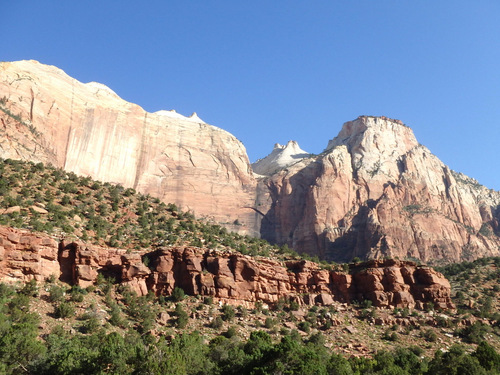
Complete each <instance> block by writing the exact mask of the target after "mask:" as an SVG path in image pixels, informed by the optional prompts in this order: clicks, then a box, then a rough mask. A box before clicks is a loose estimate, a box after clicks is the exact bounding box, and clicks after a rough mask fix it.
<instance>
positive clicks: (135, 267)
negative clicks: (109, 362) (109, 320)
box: [0, 226, 454, 309]
mask: <svg viewBox="0 0 500 375" xmlns="http://www.w3.org/2000/svg"><path fill="white" fill-rule="evenodd" d="M146 257H147V258H148V267H146V265H145V264H144V263H143V260H144V259H145V258H146ZM99 273H102V274H104V275H106V276H111V277H113V278H114V279H115V280H116V281H117V282H118V283H121V284H124V285H127V286H129V287H130V288H131V289H132V290H134V291H135V292H137V293H138V294H139V295H146V294H147V293H148V292H149V291H151V292H153V293H155V294H156V295H158V296H159V295H170V294H171V293H172V291H173V289H174V288H175V287H180V288H182V289H183V290H184V291H185V292H186V293H187V294H189V295H201V296H211V297H214V298H216V299H217V300H220V301H222V302H225V303H230V304H233V305H237V304H245V303H247V304H253V303H254V302H256V301H263V302H265V303H268V304H271V305H272V304H274V303H276V302H278V300H279V299H291V300H295V301H296V302H298V303H299V304H306V305H314V304H320V305H330V304H332V303H333V302H334V301H339V302H344V303H351V302H353V301H358V302H360V301H363V300H365V299H367V300H371V301H372V302H373V304H374V306H379V307H389V306H394V307H410V308H420V309H422V308H424V307H426V305H427V304H429V303H432V304H433V306H435V307H438V308H442V309H448V308H453V307H454V306H453V304H452V302H451V298H450V293H451V289H450V284H449V282H448V281H447V280H446V279H445V278H444V277H443V275H441V274H440V273H438V272H436V271H434V270H433V269H431V268H429V267H424V266H417V265H416V264H415V263H412V262H403V261H396V260H373V261H370V262H367V263H363V264H358V265H351V268H350V269H349V270H343V271H339V270H329V269H322V268H320V267H319V265H318V264H316V263H313V262H309V261H305V260H290V261H286V262H280V261H277V260H273V259H266V258H258V259H256V258H252V257H249V256H244V255H241V254H239V253H230V252H220V251H214V250H209V249H203V248H198V247H168V248H167V247H165V248H159V249H157V250H156V251H153V252H146V251H143V252H133V253H130V252H127V251H126V250H122V249H110V248H106V247H100V246H93V245H89V244H85V243H83V242H69V243H66V242H65V241H60V242H57V241H55V240H53V239H52V238H50V237H48V236H46V235H41V234H34V233H31V232H29V231H25V230H18V229H13V228H7V227H2V226H0V280H1V281H5V282H10V283H15V282H17V281H28V280H31V279H36V280H38V281H43V280H44V279H45V278H47V277H49V276H51V275H53V276H55V277H56V278H59V279H60V280H62V281H65V282H68V283H70V284H77V285H80V286H82V287H87V286H89V285H92V284H93V283H94V282H95V281H96V279H97V276H98V274H99Z"/></svg>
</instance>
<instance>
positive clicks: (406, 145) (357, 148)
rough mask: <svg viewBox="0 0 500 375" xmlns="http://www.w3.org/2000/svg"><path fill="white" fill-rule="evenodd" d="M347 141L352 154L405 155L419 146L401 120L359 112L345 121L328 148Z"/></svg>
mask: <svg viewBox="0 0 500 375" xmlns="http://www.w3.org/2000/svg"><path fill="white" fill-rule="evenodd" d="M340 145H345V146H347V148H348V149H349V151H350V153H351V154H362V155H363V154H366V153H368V152H369V153H379V154H390V155H392V156H395V154H398V155H402V154H405V153H407V152H408V151H410V150H411V149H413V148H414V147H416V146H418V142H417V139H416V138H415V135H414V134H413V131H412V130H411V129H410V128H409V127H408V126H406V125H404V124H403V123H402V122H401V121H400V120H393V119H389V118H387V117H384V116H383V117H373V116H360V117H358V118H357V119H356V120H354V121H349V122H346V123H345V124H344V126H343V127H342V130H341V131H340V133H339V134H338V135H337V136H336V137H335V138H334V139H332V140H331V141H330V142H328V146H327V147H326V150H331V149H333V148H335V147H337V146H340Z"/></svg>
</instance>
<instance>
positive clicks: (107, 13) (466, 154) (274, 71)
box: [0, 0, 500, 190]
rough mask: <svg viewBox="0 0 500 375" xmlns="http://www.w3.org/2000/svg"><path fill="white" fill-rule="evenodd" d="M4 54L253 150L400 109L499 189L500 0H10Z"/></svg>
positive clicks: (458, 165) (457, 161)
mask: <svg viewBox="0 0 500 375" xmlns="http://www.w3.org/2000/svg"><path fill="white" fill-rule="evenodd" d="M1 2H2V5H1V10H0V32H1V35H2V47H1V50H0V59H1V60H4V61H13V60H21V59H35V60H38V61H40V62H42V63H46V64H51V65H56V66H58V67H59V68H61V69H63V70H64V71H65V72H66V73H68V74H69V75H71V76H73V77H75V78H76V79H78V80H80V81H82V82H89V81H98V82H101V83H104V84H106V85H108V86H109V87H110V88H111V89H113V90H114V91H115V92H116V93H118V95H120V96H121V97H122V98H124V99H125V100H128V101H131V102H134V103H137V104H139V105H141V106H142V107H143V108H144V109H146V110H147V111H150V112H154V111H157V110H160V109H176V110H177V111H178V112H179V113H181V114H184V115H190V114H191V113H192V112H194V111H196V112H197V113H198V115H199V116H200V117H201V118H202V119H204V120H205V121H206V122H208V123H211V124H213V125H216V126H218V127H221V128H223V129H225V130H228V131H229V132H231V133H232V134H234V135H235V136H236V137H238V139H240V140H241V141H243V143H244V144H245V146H246V148H247V151H248V154H249V157H250V160H251V161H255V160H256V159H258V158H260V157H263V156H265V155H267V154H268V153H269V152H270V151H271V150H272V147H273V145H274V143H276V142H279V143H286V142H287V141H288V140H291V139H293V140H297V141H298V142H299V144H300V146H301V147H302V148H303V149H305V150H306V151H308V152H312V153H319V152H321V151H322V150H323V149H324V148H325V147H326V145H327V143H328V140H329V139H332V138H333V137H335V136H336V135H337V133H338V132H339V130H340V128H341V126H342V124H343V123H344V122H346V121H349V120H352V119H354V118H356V117H357V116H359V115H384V116H388V117H391V118H397V119H400V120H402V121H403V122H404V123H406V124H407V125H409V126H410V127H412V128H413V130H414V132H415V134H416V136H417V139H418V140H419V141H420V143H422V144H424V145H425V146H427V147H428V148H430V150H431V151H432V152H433V153H434V154H435V155H437V156H438V157H440V158H441V160H443V162H445V163H446V164H447V165H449V166H450V167H451V168H452V169H455V170H457V171H461V172H464V173H466V174H468V175H469V176H471V177H474V178H476V179H478V180H479V182H480V183H482V184H484V185H486V186H488V187H490V188H494V189H496V190H500V173H499V166H498V165H499V158H500V147H499V146H500V126H499V121H500V21H499V20H500V1H498V0H490V1H486V0H477V1H463V0H454V1H440V0H437V1H436V0H434V1H425V0H420V1H401V0H394V1H385V0H364V1H363V0H359V1H356V0H353V1H334V0H329V1H294V0H286V1H285V0H283V1H278V0H276V1H267V0H263V1H261V0H254V1H237V0H231V1H229V0H227V1H201V0H199V1H194V0H193V1H185V0H184V1H166V0H165V1H141V2H140V1H137V0H135V1H128V0H115V1H110V0H100V1H97V0H95V1H92V0H88V1H73V0H71V1H69V0H64V1H58V0H52V1H49V0H46V1H42V0H32V1H27V0H15V1H10V0H3V1H1Z"/></svg>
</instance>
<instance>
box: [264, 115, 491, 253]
mask: <svg viewBox="0 0 500 375" xmlns="http://www.w3.org/2000/svg"><path fill="white" fill-rule="evenodd" d="M259 191H260V192H261V195H260V196H259V199H258V202H259V203H260V204H261V206H262V207H261V211H262V212H266V215H265V217H264V218H263V219H262V227H261V234H262V236H263V237H264V238H266V239H269V240H271V241H273V242H277V243H280V244H284V243H286V244H288V245H289V246H292V247H294V248H295V249H297V250H298V251H302V252H307V253H310V254H315V255H318V256H320V257H322V258H327V259H333V260H337V261H349V260H350V259H352V258H353V257H355V256H359V257H362V258H379V257H381V256H392V257H400V258H403V259H404V258H417V259H421V260H423V261H425V262H429V261H439V260H443V261H447V262H450V261H460V260H470V259H473V258H477V257H482V256H493V255H498V254H499V245H500V238H499V237H498V235H496V234H495V233H498V228H499V218H498V211H499V209H498V207H499V204H500V194H499V193H498V192H495V191H492V190H489V189H487V188H485V187H483V186H480V185H479V184H478V183H477V182H476V181H474V180H472V179H470V178H468V177H466V176H464V175H462V174H457V173H456V172H453V171H451V170H450V169H449V168H448V167H447V166H446V165H444V164H443V163H442V162H441V161H440V160H439V159H438V158H437V157H435V156H434V155H432V154H431V153H430V151H429V150H428V149H427V148H425V147H424V146H422V145H419V144H418V142H417V141H416V139H415V137H414V135H413V132H412V131H411V129H410V128H408V127H407V126H405V125H403V124H402V123H401V122H400V121H397V120H390V119H387V118H377V117H360V118H358V119H357V120H355V121H351V122H348V123H346V124H345V125H344V127H343V128H342V130H341V132H340V133H339V135H338V136H337V137H336V138H334V139H333V140H331V141H330V142H329V144H328V147H327V148H326V150H325V152H324V153H323V154H321V155H320V156H317V157H312V158H309V159H303V160H302V161H301V162H299V163H297V164H295V165H292V166H289V167H288V168H287V169H286V170H282V171H280V172H278V173H276V174H274V175H272V176H270V177H268V178H264V179H261V181H260V187H259Z"/></svg>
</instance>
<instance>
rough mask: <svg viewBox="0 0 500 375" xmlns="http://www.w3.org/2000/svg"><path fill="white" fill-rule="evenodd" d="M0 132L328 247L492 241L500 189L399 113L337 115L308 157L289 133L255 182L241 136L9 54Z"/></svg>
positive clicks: (81, 168) (23, 152) (62, 158)
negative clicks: (440, 150) (455, 167)
mask: <svg viewBox="0 0 500 375" xmlns="http://www.w3.org/2000/svg"><path fill="white" fill-rule="evenodd" d="M0 132H1V136H0V157H3V158H15V159H24V160H31V161H42V162H50V163H52V164H53V165H55V166H58V167H62V168H64V169H66V170H68V171H73V172H75V173H77V174H81V175H90V176H92V177H93V178H95V179H98V180H102V181H109V182H113V183H119V184H122V185H123V186H125V187H134V188H136V189H137V190H138V191H140V192H143V193H149V194H151V195H153V196H156V197H158V198H160V199H162V200H163V201H165V202H173V203H176V204H178V205H180V206H181V208H182V209H183V210H192V211H193V212H194V213H195V214H196V215H197V216H206V217H208V218H212V219H214V220H215V221H217V222H219V223H220V224H222V225H224V226H226V227H228V228H229V229H231V230H235V231H238V232H240V233H247V234H251V235H257V236H258V235H259V234H260V235H261V237H263V238H265V239H268V240H270V241H271V242H274V243H278V244H280V245H281V244H288V245H289V246H290V247H293V248H294V249H296V250H297V251H299V252H305V253H309V254H313V255H318V256H320V257H321V258H325V259H330V260H336V261H350V260H351V259H352V258H353V257H355V256H359V257H361V258H367V259H368V258H382V257H384V256H390V257H393V258H396V257H398V258H399V259H407V258H416V259H420V260H423V261H424V262H431V261H434V262H455V261H461V260H472V259H475V258H478V257H483V256H496V255H499V254H500V250H499V249H500V237H499V236H498V234H499V233H500V209H499V205H500V194H499V193H498V192H495V191H492V190H488V189H487V188H485V187H482V186H480V185H479V184H478V183H477V182H476V181H474V180H473V179H470V178H468V177H466V176H464V175H462V174H458V173H455V172H453V171H451V170H450V169H449V168H448V167H447V166H445V165H444V164H443V163H442V162H441V161H440V160H439V159H438V158H437V157H435V156H434V155H432V153H431V152H430V151H429V150H428V149H427V148H425V147H424V146H422V145H420V144H419V143H418V142H417V140H416V139H415V136H414V135H413V132H412V131H411V129H410V128H409V127H407V126H405V125H404V124H403V123H402V122H401V121H399V120H391V119H389V118H386V117H379V118H377V117H367V116H363V117H360V118H358V119H356V120H355V121H350V122H347V123H346V124H345V125H344V126H343V128H342V130H341V131H340V133H339V135H338V136H337V137H336V138H334V139H333V140H332V141H330V142H329V144H328V146H327V148H326V150H325V151H324V152H323V153H322V154H320V155H318V156H314V157H306V155H304V153H302V152H301V150H300V148H299V147H298V145H297V144H296V143H293V142H290V143H289V147H286V148H285V149H284V150H282V151H283V152H284V155H281V154H280V155H277V153H276V152H275V155H274V156H275V157H271V158H265V160H266V163H264V164H265V167H266V168H264V171H263V172H262V173H271V172H272V171H275V170H276V169H275V168H274V167H273V166H272V165H271V164H272V163H277V165H278V167H280V168H282V167H283V166H286V168H284V169H280V168H278V171H277V172H276V173H274V174H273V175H271V176H268V177H259V182H258V183H257V180H256V179H255V178H254V176H253V174H252V171H251V167H250V165H249V162H248V157H247V155H246V151H245V148H244V146H243V145H242V144H241V143H240V142H239V141H238V140H237V139H236V138H235V137H234V136H232V135H231V134H229V133H228V132H226V131H224V130H222V129H219V128H216V127H214V126H211V125H208V124H206V123H204V122H203V121H202V120H200V119H199V118H198V117H197V116H192V117H190V118H187V117H183V116H181V115H179V114H176V113H173V112H166V111H160V112H157V113H147V112H146V111H144V110H143V109H142V108H140V107H139V106H137V105H135V104H132V103H128V102H125V101H124V100H122V99H120V98H119V97H118V96H117V95H116V94H115V93H114V92H112V91H111V90H110V89H109V88H107V87H106V86H104V85H100V84H97V83H95V82H94V83H88V84H82V83H80V82H78V81H77V80H75V79H73V78H71V77H69V76H67V75H66V74H65V73H64V72H63V71H62V70H60V69H57V68H55V67H52V66H47V65H43V64H40V63H37V62H35V61H20V62H14V63H9V62H2V63H0ZM286 150H287V152H285V151H286ZM303 157H304V158H303ZM301 158H303V159H301ZM295 160H300V161H298V162H297V163H294V164H293V163H292V164H290V161H293V162H295ZM12 209H15V210H18V209H19V210H20V208H12ZM236 219H237V220H238V222H239V224H240V225H233V223H234V222H235V220H236ZM83 268H84V267H82V271H81V272H83V273H85V272H84V270H83ZM89 277H90V276H89ZM214 282H215V281H214ZM220 282H224V279H221V280H220ZM263 293H264V292H263ZM401 298H404V296H403V295H402V294H401Z"/></svg>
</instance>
